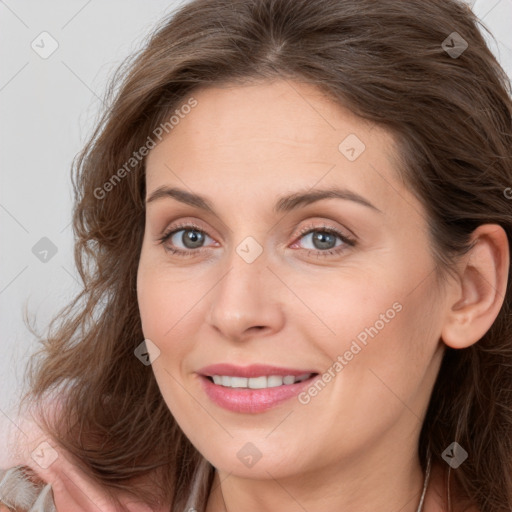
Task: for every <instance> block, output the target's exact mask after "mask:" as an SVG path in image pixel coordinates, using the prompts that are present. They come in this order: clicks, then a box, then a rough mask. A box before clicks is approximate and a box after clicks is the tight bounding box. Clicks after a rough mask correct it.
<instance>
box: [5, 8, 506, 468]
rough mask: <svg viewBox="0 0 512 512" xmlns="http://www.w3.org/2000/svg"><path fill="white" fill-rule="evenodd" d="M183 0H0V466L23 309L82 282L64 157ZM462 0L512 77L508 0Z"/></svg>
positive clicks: (26, 337) (23, 334) (31, 344)
mask: <svg viewBox="0 0 512 512" xmlns="http://www.w3.org/2000/svg"><path fill="white" fill-rule="evenodd" d="M312 1H313V0H312ZM315 1H321V0H315ZM425 1H426V2H428V1H429V0H425ZM183 3H184V1H181V2H177V1H170V0H168V1H163V0H153V1H151V2H143V1H142V0H139V1H135V0H129V1H128V0H110V1H108V2H107V1H100V0H80V1H78V0H71V1H70V0H51V1H50V0H48V1H46V2H41V1H38V0H25V1H23V0H0V149H1V153H0V159H1V164H0V165H1V182H0V236H1V245H0V261H1V269H0V270H1V271H0V326H1V331H0V332H1V338H0V339H1V341H0V343H1V352H0V467H1V465H2V452H3V450H2V447H3V446H2V441H1V439H2V438H3V434H2V431H5V430H6V429H7V428H12V427H13V424H12V421H13V420H15V415H14V412H13V411H14V404H15V403H16V401H17V396H18V395H19V393H20V390H21V386H22V383H23V369H24V365H25V363H26V360H27V356H28V355H29V354H30V353H31V352H32V351H33V350H34V348H35V347H36V343H35V339H34V337H33V336H32V335H31V334H30V332H28V331H27V329H26V328H25V324H24V322H23V308H24V306H25V304H27V305H28V307H29V310H30V312H31V313H32V314H36V315H37V319H38V324H39V326H40V327H41V328H44V326H45V324H46V323H47V322H48V320H49V319H50V318H51V316H52V315H54V314H55V313H56V312H57V311H58V310H59V309H60V308H61V307H62V306H63V305H64V304H65V303H66V302H67V301H68V300H69V299H70V298H71V297H72V296H73V295H74V293H75V292H76V291H77V290H78V282H77V278H76V272H75V269H74V263H73V256H72V232H71V228H70V214H71V198H72V192H71V190H72V189H71V183H70V174H69V173H70V166H71V162H72V159H73V157H74V156H75V154H76V153H77V152H78V151H79V150H80V149H81V147H82V146H83V144H84V142H85V140H86V138H87V135H88V134H89V133H90V131H91V129H92V126H93V125H94V122H95V121H96V120H97V116H98V112H99V110H100V109H101V107H102V102H101V98H102V97H103V93H104V90H105V84H106V80H107V78H108V77H109V76H110V75H111V73H112V72H113V70H114V69H115V67H116V66H117V65H118V64H119V63H120V62H121V61H122V60H123V58H125V57H126V56H128V55H129V54H131V53H132V52H133V51H134V50H136V49H138V48H139V47H140V46H141V44H142V42H143V39H144V38H145V37H146V36H147V34H148V33H149V32H150V30H151V28H152V27H153V26H154V25H155V23H156V22H157V21H158V20H160V19H161V18H162V17H163V16H164V15H166V14H168V13H170V12H171V11H174V10H175V9H176V8H178V7H179V6H180V5H181V4H183ZM468 3H469V4H470V5H473V9H474V11H475V12H476V14H477V15H478V16H479V17H480V19H482V20H483V22H484V23H485V24H486V26H487V27H488V28H489V29H490V30H491V32H492V33H493V34H494V36H495V37H496V39H497V40H498V45H497V46H495V45H494V44H491V48H492V49H493V51H494V52H495V54H496V55H497V57H498V59H499V60H500V62H501V63H502V65H503V67H504V68H505V70H506V71H507V73H508V74H509V76H512V30H511V29H512V0H477V1H476V2H473V1H468ZM510 186H512V183H511V184H510ZM511 206H512V205H511Z"/></svg>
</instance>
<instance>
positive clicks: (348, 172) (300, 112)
mask: <svg viewBox="0 0 512 512" xmlns="http://www.w3.org/2000/svg"><path fill="white" fill-rule="evenodd" d="M191 96H192V97H193V98H194V99H195V100H196V102H197V105H196V106H195V107H194V108H192V109H190V111H189V112H188V113H187V114H185V115H182V116H180V120H179V122H178V123H177V124H176V125H175V126H174V127H173V128H172V130H171V131H170V132H169V133H168V134H167V135H166V136H165V137H164V138H163V140H162V142H161V143H159V144H158V145H157V146H156V147H155V148H154V149H153V150H151V151H150V153H149V155H148V160H147V166H146V168H147V190H148V191H151V190H152V189H155V188H157V187H159V186H162V185H166V184H169V185H172V184H180V185H183V183H180V181H184V182H185V184H186V185H187V186H188V187H189V188H192V189H194V190H195V191H197V192H201V193H204V194H206V195H208V192H209V191H218V189H219V187H221V188H222V189H223V190H224V191H226V192H228V191H229V192H230V193H235V194H239V193H242V192H244V191H248V190H252V191H253V192H254V193H257V191H260V193H264V194H265V195H269V194H270V195H277V192H278V191H282V189H283V187H286V188H289V189H291V190H292V189H296V188H300V187H301V186H302V187H313V186H314V185H315V184H316V183H320V182H321V185H325V186H331V185H335V186H340V185H342V186H344V187H347V188H352V189H354V190H356V191H357V192H358V193H360V194H366V195H367V196H368V197H373V198H374V201H372V202H373V203H374V204H376V206H378V207H379V208H381V206H384V205H383V203H384V201H385V198H384V197H383V196H382V193H383V191H385V194H386V195H387V196H389V195H390V194H391V195H394V194H396V190H397V187H399V184H398V183H396V182H397V173H396V165H395V163H394V158H393V155H394V151H395V149H394V139H393V137H392V135H391V134H390V133H388V132H387V131H385V130H384V129H382V128H381V127H379V126H376V125H375V124H373V123H370V122H368V121H366V120H364V119H361V118H360V117H358V116H356V115H354V114H353V113H352V112H351V111H350V110H348V109H346V108H345V107H343V106H342V105H340V104H339V103H337V102H335V101H333V100H332V99H330V98H329V97H328V96H326V94H325V93H324V92H322V91H321V90H320V89H318V88H316V87H314V86H312V85H311V84H305V83H299V82H290V81H285V80H278V81H274V82H265V83H255V84H247V85H229V84H228V85H225V86H219V87H202V88H199V89H196V90H194V91H193V92H192V93H191ZM187 99H188V98H185V100H184V102H183V103H185V102H186V101H187ZM178 109H179V107H178ZM391 183H393V186H391V187H390V184H391ZM272 189H275V190H276V194H272ZM393 191H395V192H393ZM403 193H404V194H406V193H407V192H406V191H404V192H403ZM239 199H240V197H239ZM379 204H380V205H381V206H379Z"/></svg>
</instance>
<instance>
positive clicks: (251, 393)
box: [198, 364, 320, 414]
mask: <svg viewBox="0 0 512 512" xmlns="http://www.w3.org/2000/svg"><path fill="white" fill-rule="evenodd" d="M198 373H199V374H200V375H199V377H200V381H201V385H202V387H203V389H204V391H205V393H206V394H207V396H208V397H209V398H210V400H212V401H213V402H214V403H216V404H217V405H218V406H220V407H223V408H224V409H227V410H229V411H233V412H239V413H250V414H256V413H260V412H264V411H267V410H268V409H271V408H273V407H275V406H277V405H278V404H280V403H282V402H284V401H286V400H289V399H290V398H292V397H294V396H297V395H298V394H299V393H300V392H301V390H302V389H303V388H305V387H306V386H310V385H311V384H312V382H313V380H314V379H316V378H318V377H320V375H318V374H317V373H316V372H312V371H308V370H293V369H289V368H277V367H275V366H264V365H251V366H247V367H240V366H233V365H230V364H218V365H212V366H207V367H205V368H202V369H201V370H200V372H198ZM305 373H314V375H313V376H311V377H310V378H309V379H306V380H303V381H302V382H296V383H295V384H287V385H282V386H276V387H273V388H266V389H247V388H229V387H224V386H221V385H217V384H214V383H213V382H212V381H211V380H210V379H209V378H208V377H207V375H208V376H211V375H230V376H233V377H248V378H250V377H260V376H262V375H281V376H285V375H293V376H299V375H304V374H305Z"/></svg>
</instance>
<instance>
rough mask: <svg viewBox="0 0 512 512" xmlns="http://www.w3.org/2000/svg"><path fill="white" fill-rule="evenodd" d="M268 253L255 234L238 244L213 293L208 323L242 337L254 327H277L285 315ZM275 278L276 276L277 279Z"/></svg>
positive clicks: (229, 334) (229, 335) (227, 258)
mask: <svg viewBox="0 0 512 512" xmlns="http://www.w3.org/2000/svg"><path fill="white" fill-rule="evenodd" d="M267 262H268V259H267V255H266V252H265V251H264V250H263V247H262V245H261V244H260V243H259V242H258V241H257V240H256V239H255V238H253V237H246V238H244V239H243V240H242V241H241V242H240V243H238V244H237V245H234V246H233V247H232V249H231V251H230V252H229V254H228V255H227V256H226V261H225V263H226V266H225V268H226V270H225V272H223V273H222V277H220V279H219V281H218V283H217V285H216V286H215V288H214V290H212V292H213V293H212V294H211V305H210V309H209V315H208V322H209V323H210V324H211V325H212V326H213V327H215V328H216V329H218V330H219V331H221V332H222V333H223V334H224V335H225V336H227V337H231V338H239V337H241V336H243V334H244V332H245V331H247V330H248V329H251V328H252V327H258V328H259V329H260V330H261V328H262V327H266V328H271V329H276V328H278V326H279V324H280V322H281V320H282V319H281V314H282V311H281V310H280V307H279V304H278V300H277V296H276V295H275V294H274V293H273V290H276V288H275V283H274V285H272V283H269V282H268V280H271V279H273V278H274V276H273V274H272V272H270V271H269V270H268V269H267ZM274 279H275V278H274Z"/></svg>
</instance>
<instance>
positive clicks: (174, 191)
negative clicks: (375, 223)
mask: <svg viewBox="0 0 512 512" xmlns="http://www.w3.org/2000/svg"><path fill="white" fill-rule="evenodd" d="M169 197H170V198H173V199H176V200H177V201H180V202H181V203H185V204H188V205H190V206H195V207H197V208H200V209H201V210H205V211H207V212H209V213H212V214H215V211H214V208H213V206H212V204H211V203H210V201H208V199H206V198H205V197H203V196H201V195H199V194H194V193H192V192H187V191H186V190H183V189H180V188H175V187H174V188H170V187H166V186H163V187H159V188H157V189H156V190H155V191H154V192H152V193H151V194H150V196H149V197H148V198H147V199H146V204H148V203H152V202H153V201H156V200H158V199H163V198H169ZM333 198H335V199H345V200H348V201H353V202H355V203H358V204H361V205H363V206H366V207H368V208H370V209H372V210H375V211H376V212H379V213H382V211H381V210H379V209H378V208H377V207H376V206H375V205H373V204H372V203H370V201H368V200H367V199H365V198H364V197H362V196H360V195H359V194H357V193H356V192H352V191H351V190H347V189H342V188H337V187H330V188H324V189H315V190H313V191H307V192H296V193H294V194H289V195H286V196H283V197H281V198H280V199H279V200H278V201H277V203H276V204H275V206H274V212H275V213H281V212H289V211H292V210H295V209H297V208H299V207H300V206H306V205H308V204H312V203H315V202H317V201H320V200H322V199H333Z"/></svg>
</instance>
